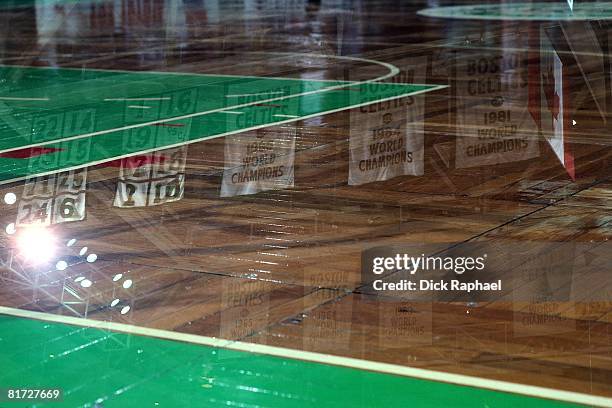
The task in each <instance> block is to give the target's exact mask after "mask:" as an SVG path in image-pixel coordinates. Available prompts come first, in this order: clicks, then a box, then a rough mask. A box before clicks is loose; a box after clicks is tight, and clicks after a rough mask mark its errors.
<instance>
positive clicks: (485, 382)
mask: <svg viewBox="0 0 612 408" xmlns="http://www.w3.org/2000/svg"><path fill="white" fill-rule="evenodd" d="M0 314H4V315H8V316H14V317H21V318H27V319H35V320H42V321H46V322H54V323H62V324H69V325H73V326H79V327H89V328H94V329H101V330H112V331H116V332H121V333H126V334H133V335H139V336H147V337H155V338H159V339H165V340H172V341H181V342H185V343H192V344H199V345H203V346H210V347H220V348H224V349H228V350H236V351H243V352H247V353H256V354H265V355H269V356H275V357H282V358H286V359H290V360H302V361H308V362H313V363H319V364H325V365H335V366H341V367H347V368H353V369H357V370H365V371H374V372H378V373H384V374H391V375H398V376H402V377H411V378H418V379H422V380H428V381H435V382H444V383H450V384H455V385H461V386H466V387H470V388H484V389H488V390H492V391H499V392H505V393H511V394H519V395H525V396H529V397H534V398H541V399H550V400H556V401H564V402H572V403H576V404H580V405H590V406H595V407H606V408H610V407H612V398H606V397H599V396H595V395H589V394H582V393H578V392H571V391H561V390H555V389H552V388H544V387H537V386H533V385H524V384H516V383H511V382H507V381H499V380H489V379H486V378H480V377H472V376H468V375H462V374H451V373H445V372H441V371H433V370H426V369H423V368H413V367H406V366H400V365H397V364H388V363H379V362H376V361H369V360H360V359H356V358H350V357H341V356H334V355H329V354H322V353H315V352H311V351H303V350H294V349H288V348H284V347H275V346H268V345H264V344H255V343H246V342H242V341H234V340H225V339H219V338H216V337H206V336H199V335H195V334H187V333H179V332H173V331H169V330H160V329H151V328H147V327H139V326H133V325H129V324H123V323H114V322H107V321H99V320H93V319H85V318H78V317H71V316H61V315H54V314H51V313H41V312H32V311H29V310H21V309H14V308H10V307H4V306H0Z"/></svg>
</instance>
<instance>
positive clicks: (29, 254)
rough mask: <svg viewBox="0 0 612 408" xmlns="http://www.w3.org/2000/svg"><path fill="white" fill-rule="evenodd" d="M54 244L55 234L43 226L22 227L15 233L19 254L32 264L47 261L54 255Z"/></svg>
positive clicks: (55, 244)
mask: <svg viewBox="0 0 612 408" xmlns="http://www.w3.org/2000/svg"><path fill="white" fill-rule="evenodd" d="M56 246H57V242H56V238H55V236H54V235H53V233H52V232H51V231H49V230H48V229H47V228H45V227H34V226H31V227H27V228H22V229H21V230H20V231H19V233H18V235H17V249H18V251H19V254H20V255H21V256H22V257H23V258H24V259H25V260H26V261H28V262H31V263H34V264H41V263H44V262H47V261H49V260H50V259H51V258H52V257H53V255H55V250H56Z"/></svg>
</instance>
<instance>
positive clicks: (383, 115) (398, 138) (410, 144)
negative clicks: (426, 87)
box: [348, 57, 427, 185]
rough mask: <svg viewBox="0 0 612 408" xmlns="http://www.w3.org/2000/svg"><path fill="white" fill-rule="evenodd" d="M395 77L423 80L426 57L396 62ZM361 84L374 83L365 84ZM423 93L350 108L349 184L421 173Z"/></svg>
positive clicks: (405, 79)
mask: <svg viewBox="0 0 612 408" xmlns="http://www.w3.org/2000/svg"><path fill="white" fill-rule="evenodd" d="M396 64H397V65H398V66H400V67H403V70H402V72H401V73H400V74H399V75H398V77H397V78H398V80H400V81H401V82H403V83H425V72H426V69H427V57H416V58H411V59H408V60H404V61H401V62H399V63H396ZM365 86H377V84H368V85H365ZM423 115H424V96H420V95H419V96H414V97H412V96H408V97H404V98H399V99H393V100H389V101H383V102H378V103H374V104H371V105H367V106H362V107H360V108H357V109H353V110H352V111H351V118H350V121H351V130H350V141H349V154H350V160H349V178H348V184H349V185H360V184H366V183H372V182H375V181H384V180H389V179H391V178H393V177H397V176H404V175H413V176H420V175H422V174H423V171H424V166H423V156H424V145H423V133H424V128H423Z"/></svg>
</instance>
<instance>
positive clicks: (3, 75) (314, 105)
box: [0, 66, 439, 182]
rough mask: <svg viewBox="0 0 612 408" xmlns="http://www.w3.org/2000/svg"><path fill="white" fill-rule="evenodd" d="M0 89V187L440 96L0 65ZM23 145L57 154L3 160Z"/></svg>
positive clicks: (327, 84)
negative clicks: (354, 110)
mask: <svg viewBox="0 0 612 408" xmlns="http://www.w3.org/2000/svg"><path fill="white" fill-rule="evenodd" d="M0 80H1V81H0V155H3V156H5V157H0V182H2V181H8V180H14V179H20V178H24V177H25V176H27V175H36V174H43V173H51V172H54V171H60V170H62V169H65V168H74V167H79V166H80V167H83V166H86V165H88V164H94V163H101V162H104V161H109V160H112V159H114V158H118V157H122V156H127V155H132V154H137V153H141V152H148V151H152V150H158V149H163V148H167V147H172V146H177V145H181V144H186V143H193V142H196V141H200V140H204V139H207V138H212V137H218V136H220V135H227V134H233V133H239V132H242V131H244V130H247V129H253V128H257V127H264V126H269V125H274V124H278V123H281V122H287V121H295V120H299V119H301V118H306V117H313V116H319V115H322V114H325V113H330V112H335V111H339V110H344V109H347V108H349V107H356V106H362V105H365V104H370V103H373V102H378V101H384V100H389V99H394V98H399V97H403V96H408V95H412V94H415V93H421V92H426V91H431V90H435V89H439V87H438V86H435V85H412V84H389V83H366V84H352V83H347V82H339V81H308V80H299V79H270V78H258V77H235V76H215V75H194V74H170V73H142V72H140V73H138V72H114V71H112V72H111V71H99V70H78V69H46V68H23V67H8V66H4V67H0ZM174 119H175V120H174ZM160 121H163V122H162V123H160ZM65 139H69V140H65ZM30 146H43V147H50V148H55V149H60V151H56V152H55V153H51V154H44V155H40V156H36V157H33V158H28V159H24V158H15V157H6V155H7V153H10V151H14V150H15V149H20V148H26V147H30ZM3 152H4V153H3Z"/></svg>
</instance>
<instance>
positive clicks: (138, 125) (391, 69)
mask: <svg viewBox="0 0 612 408" xmlns="http://www.w3.org/2000/svg"><path fill="white" fill-rule="evenodd" d="M309 56H312V57H321V56H322V55H319V54H312V55H309ZM323 57H329V56H328V55H323ZM334 58H337V59H346V60H350V61H360V62H367V63H371V64H376V65H381V66H383V67H385V68H387V69H388V70H389V72H388V73H386V74H385V75H381V76H379V77H376V78H373V79H368V80H366V81H357V82H349V84H352V85H363V84H368V83H372V82H377V81H383V80H385V79H387V78H390V77H393V76H395V75H397V74H398V73H399V72H400V69H399V68H398V67H396V66H395V65H393V64H389V63H386V62H381V61H375V60H369V59H366V58H358V57H348V56H334ZM4 66H5V67H9V66H10V65H4ZM13 66H16V65H13ZM30 68H34V69H35V68H36V67H30ZM60 69H62V68H60ZM128 72H129V71H128ZM183 75H189V74H183ZM208 76H212V77H214V76H217V75H208ZM260 79H269V78H267V77H260ZM294 81H296V80H294ZM297 81H301V82H308V80H306V79H297ZM331 82H335V81H331ZM386 85H389V86H394V85H427V84H393V83H389V84H386ZM346 86H347V83H342V84H339V85H334V86H330V87H326V88H321V89H316V90H314V91H308V92H301V93H297V94H292V95H285V96H278V97H273V98H269V99H262V100H260V101H253V102H247V103H243V104H239V105H234V106H225V107H222V108H217V109H211V110H208V111H203V112H195V113H190V114H187V115H181V116H175V117H172V118H167V119H157V120H154V121H150V122H143V123H135V124H133V125H126V126H121V127H118V128H113V129H106V130H99V131H96V132H90V133H83V134H81V135H75V136H70V137H64V138H60V139H55V140H47V141H43V142H38V143H30V144H28V145H23V146H19V147H11V148H8V149H0V153H7V152H12V151H15V150H22V149H27V148H30V147H36V146H44V145H48V144H55V143H61V142H64V141H69V140H77V139H84V138H87V137H93V136H99V135H104V134H107V133H113V132H120V131H123V130H129V129H137V128H141V127H145V126H151V125H156V124H158V123H165V122H172V121H175V120H182V119H188V118H194V117H198V116H203V115H208V114H211V113H215V112H220V111H224V110H233V109H238V108H244V107H247V106H253V105H258V104H262V103H268V102H276V101H281V100H284V99H289V98H294V97H300V96H306V95H313V94H318V93H323V92H328V91H331V90H334V89H340V88H345V87H346ZM376 102H377V101H373V102H371V103H376Z"/></svg>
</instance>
